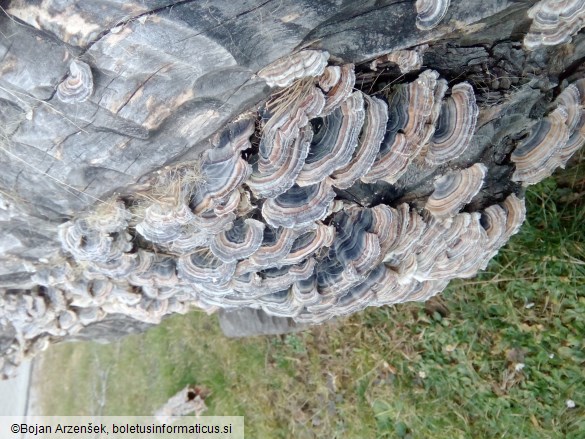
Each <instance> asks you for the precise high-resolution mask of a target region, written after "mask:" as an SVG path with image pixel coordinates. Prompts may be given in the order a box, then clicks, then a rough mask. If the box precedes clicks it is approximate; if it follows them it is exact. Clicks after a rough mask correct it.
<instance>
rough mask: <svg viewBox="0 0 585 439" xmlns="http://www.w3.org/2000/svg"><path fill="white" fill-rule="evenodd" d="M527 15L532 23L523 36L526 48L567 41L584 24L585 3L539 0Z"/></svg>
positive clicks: (581, 0) (577, 0) (581, 1)
mask: <svg viewBox="0 0 585 439" xmlns="http://www.w3.org/2000/svg"><path fill="white" fill-rule="evenodd" d="M528 17H529V18H531V19H532V24H531V25H530V30H529V31H528V33H527V34H526V36H525V37H524V47H525V48H526V49H528V50H534V49H536V48H538V47H540V46H555V45H557V44H563V43H568V42H569V41H571V37H572V36H573V35H574V34H576V33H577V32H578V31H579V30H580V29H582V28H583V27H584V26H585V3H584V2H583V0H540V1H539V2H538V3H537V4H536V5H534V6H533V7H532V8H530V9H529V10H528Z"/></svg>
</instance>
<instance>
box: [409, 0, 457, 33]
mask: <svg viewBox="0 0 585 439" xmlns="http://www.w3.org/2000/svg"><path fill="white" fill-rule="evenodd" d="M450 3H451V0H416V5H415V6H416V12H417V14H418V15H417V16H416V27H418V28H419V29H421V30H430V29H432V28H434V27H437V26H438V24H439V22H440V21H441V20H442V19H443V18H444V17H445V15H446V14H447V10H448V9H449V5H450Z"/></svg>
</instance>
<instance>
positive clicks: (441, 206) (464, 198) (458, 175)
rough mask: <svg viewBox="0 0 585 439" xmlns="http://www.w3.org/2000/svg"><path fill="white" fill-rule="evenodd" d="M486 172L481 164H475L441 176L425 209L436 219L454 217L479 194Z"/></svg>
mask: <svg viewBox="0 0 585 439" xmlns="http://www.w3.org/2000/svg"><path fill="white" fill-rule="evenodd" d="M486 172H487V168H486V167H485V166H484V165H483V164H481V163H476V164H475V165H473V166H471V167H469V168H467V169H463V170H461V171H455V172H450V173H448V174H446V175H443V176H442V177H441V178H439V179H437V181H435V184H434V186H435V190H434V191H433V193H432V194H431V196H430V197H429V199H428V200H427V204H425V209H427V210H428V211H429V212H431V213H432V214H433V215H434V216H436V217H438V218H445V217H450V216H453V215H455V214H456V213H457V212H459V210H460V209H461V208H462V207H463V206H465V205H466V204H467V203H469V202H470V201H471V199H472V198H473V197H474V196H475V195H476V194H477V193H478V192H479V190H480V189H481V187H482V186H483V179H484V178H485V175H486Z"/></svg>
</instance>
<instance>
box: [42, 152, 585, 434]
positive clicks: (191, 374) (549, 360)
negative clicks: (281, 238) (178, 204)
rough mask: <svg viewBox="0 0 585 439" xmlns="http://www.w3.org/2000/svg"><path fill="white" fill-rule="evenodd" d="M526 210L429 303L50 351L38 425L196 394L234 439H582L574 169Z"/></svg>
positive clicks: (580, 247)
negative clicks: (241, 420)
mask: <svg viewBox="0 0 585 439" xmlns="http://www.w3.org/2000/svg"><path fill="white" fill-rule="evenodd" d="M581 157H582V158H583V157H585V154H582V155H581ZM527 200H528V219H527V222H526V224H525V225H524V227H523V228H522V229H521V231H520V233H519V234H518V235H516V236H514V237H513V238H512V240H511V241H510V243H509V244H508V245H507V246H506V247H505V248H504V249H503V250H502V251H501V252H500V254H499V255H498V257H497V258H496V259H495V260H494V261H492V263H491V264H490V266H489V267H488V270H487V272H485V273H482V274H481V275H480V276H478V277H477V278H474V279H471V280H469V281H456V282H453V283H452V284H451V285H450V286H449V288H448V289H447V290H446V291H445V292H444V293H443V294H442V295H441V296H440V297H438V298H435V299H433V300H432V301H430V302H427V303H426V304H403V305H399V306H394V307H384V308H379V309H368V310H366V311H365V312H363V313H360V314H358V315H355V316H352V317H350V318H347V319H344V320H339V321H336V322H333V323H330V324H328V325H324V326H321V327H315V328H313V329H312V330H309V331H306V332H303V333H299V334H294V335H288V336H284V337H279V336H272V337H256V338H249V339H244V340H228V339H226V338H224V337H223V336H222V335H221V332H220V330H219V326H218V324H217V321H216V318H215V317H214V316H207V315H205V314H202V313H199V312H194V313H191V314H190V315H187V316H177V317H173V318H169V319H168V320H166V321H165V322H164V323H163V324H162V325H160V326H159V327H156V328H154V329H152V330H150V331H148V332H147V333H145V334H142V335H138V336H129V337H127V338H124V339H122V340H120V341H119V342H116V343H113V344H110V345H99V344H94V343H63V344H61V345H57V346H52V347H51V348H50V349H49V350H48V351H47V352H46V353H45V354H44V355H43V359H42V361H43V363H42V368H41V371H40V372H38V373H41V374H42V380H43V383H42V384H41V386H40V389H39V392H40V402H41V405H42V407H43V410H44V412H45V413H44V414H47V415H50V414H59V415H82V414H104V415H123V414H134V415H150V414H152V413H153V411H154V409H155V408H158V406H160V405H161V404H162V403H164V402H165V401H166V400H167V399H168V398H169V397H170V396H171V395H173V394H174V393H175V392H177V391H178V390H180V389H181V388H183V387H184V386H185V385H186V384H197V385H200V386H204V387H206V388H208V389H209V390H211V395H210V396H209V397H208V399H207V401H206V402H207V405H208V407H209V410H208V411H207V412H206V414H207V415H243V416H245V418H246V419H245V422H246V437H247V438H291V437H294V438H305V437H306V438H311V437H318V438H344V439H345V438H348V439H349V438H365V439H369V438H434V439H443V438H444V439H454V438H474V439H475V438H530V439H535V438H546V439H551V438H575V439H577V438H585V160H583V159H582V160H580V164H577V165H575V166H573V167H572V168H571V169H569V170H568V171H564V172H562V173H559V175H557V176H556V179H555V180H553V179H549V180H546V181H544V182H542V183H541V184H539V185H537V186H535V187H533V188H531V189H530V190H529V191H528V193H527ZM568 401H569V402H568ZM570 401H572V402H574V404H575V407H574V408H569V407H568V404H569V405H571V402H570Z"/></svg>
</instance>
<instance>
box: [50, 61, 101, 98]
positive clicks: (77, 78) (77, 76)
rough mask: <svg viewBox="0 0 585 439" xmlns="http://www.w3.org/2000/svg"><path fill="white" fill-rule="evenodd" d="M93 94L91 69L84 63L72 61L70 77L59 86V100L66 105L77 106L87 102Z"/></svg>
mask: <svg viewBox="0 0 585 439" xmlns="http://www.w3.org/2000/svg"><path fill="white" fill-rule="evenodd" d="M92 94H93V75H92V73H91V68H90V67H89V66H88V65H87V64H86V63H84V62H83V61H78V60H74V61H71V64H70V65H69V75H68V76H67V78H66V79H65V80H64V81H63V82H61V83H60V84H59V85H58V86H57V98H58V99H59V100H60V101H62V102H65V103H66V104H75V103H78V102H85V101H87V100H88V99H89V98H90V97H91V95H92Z"/></svg>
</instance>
